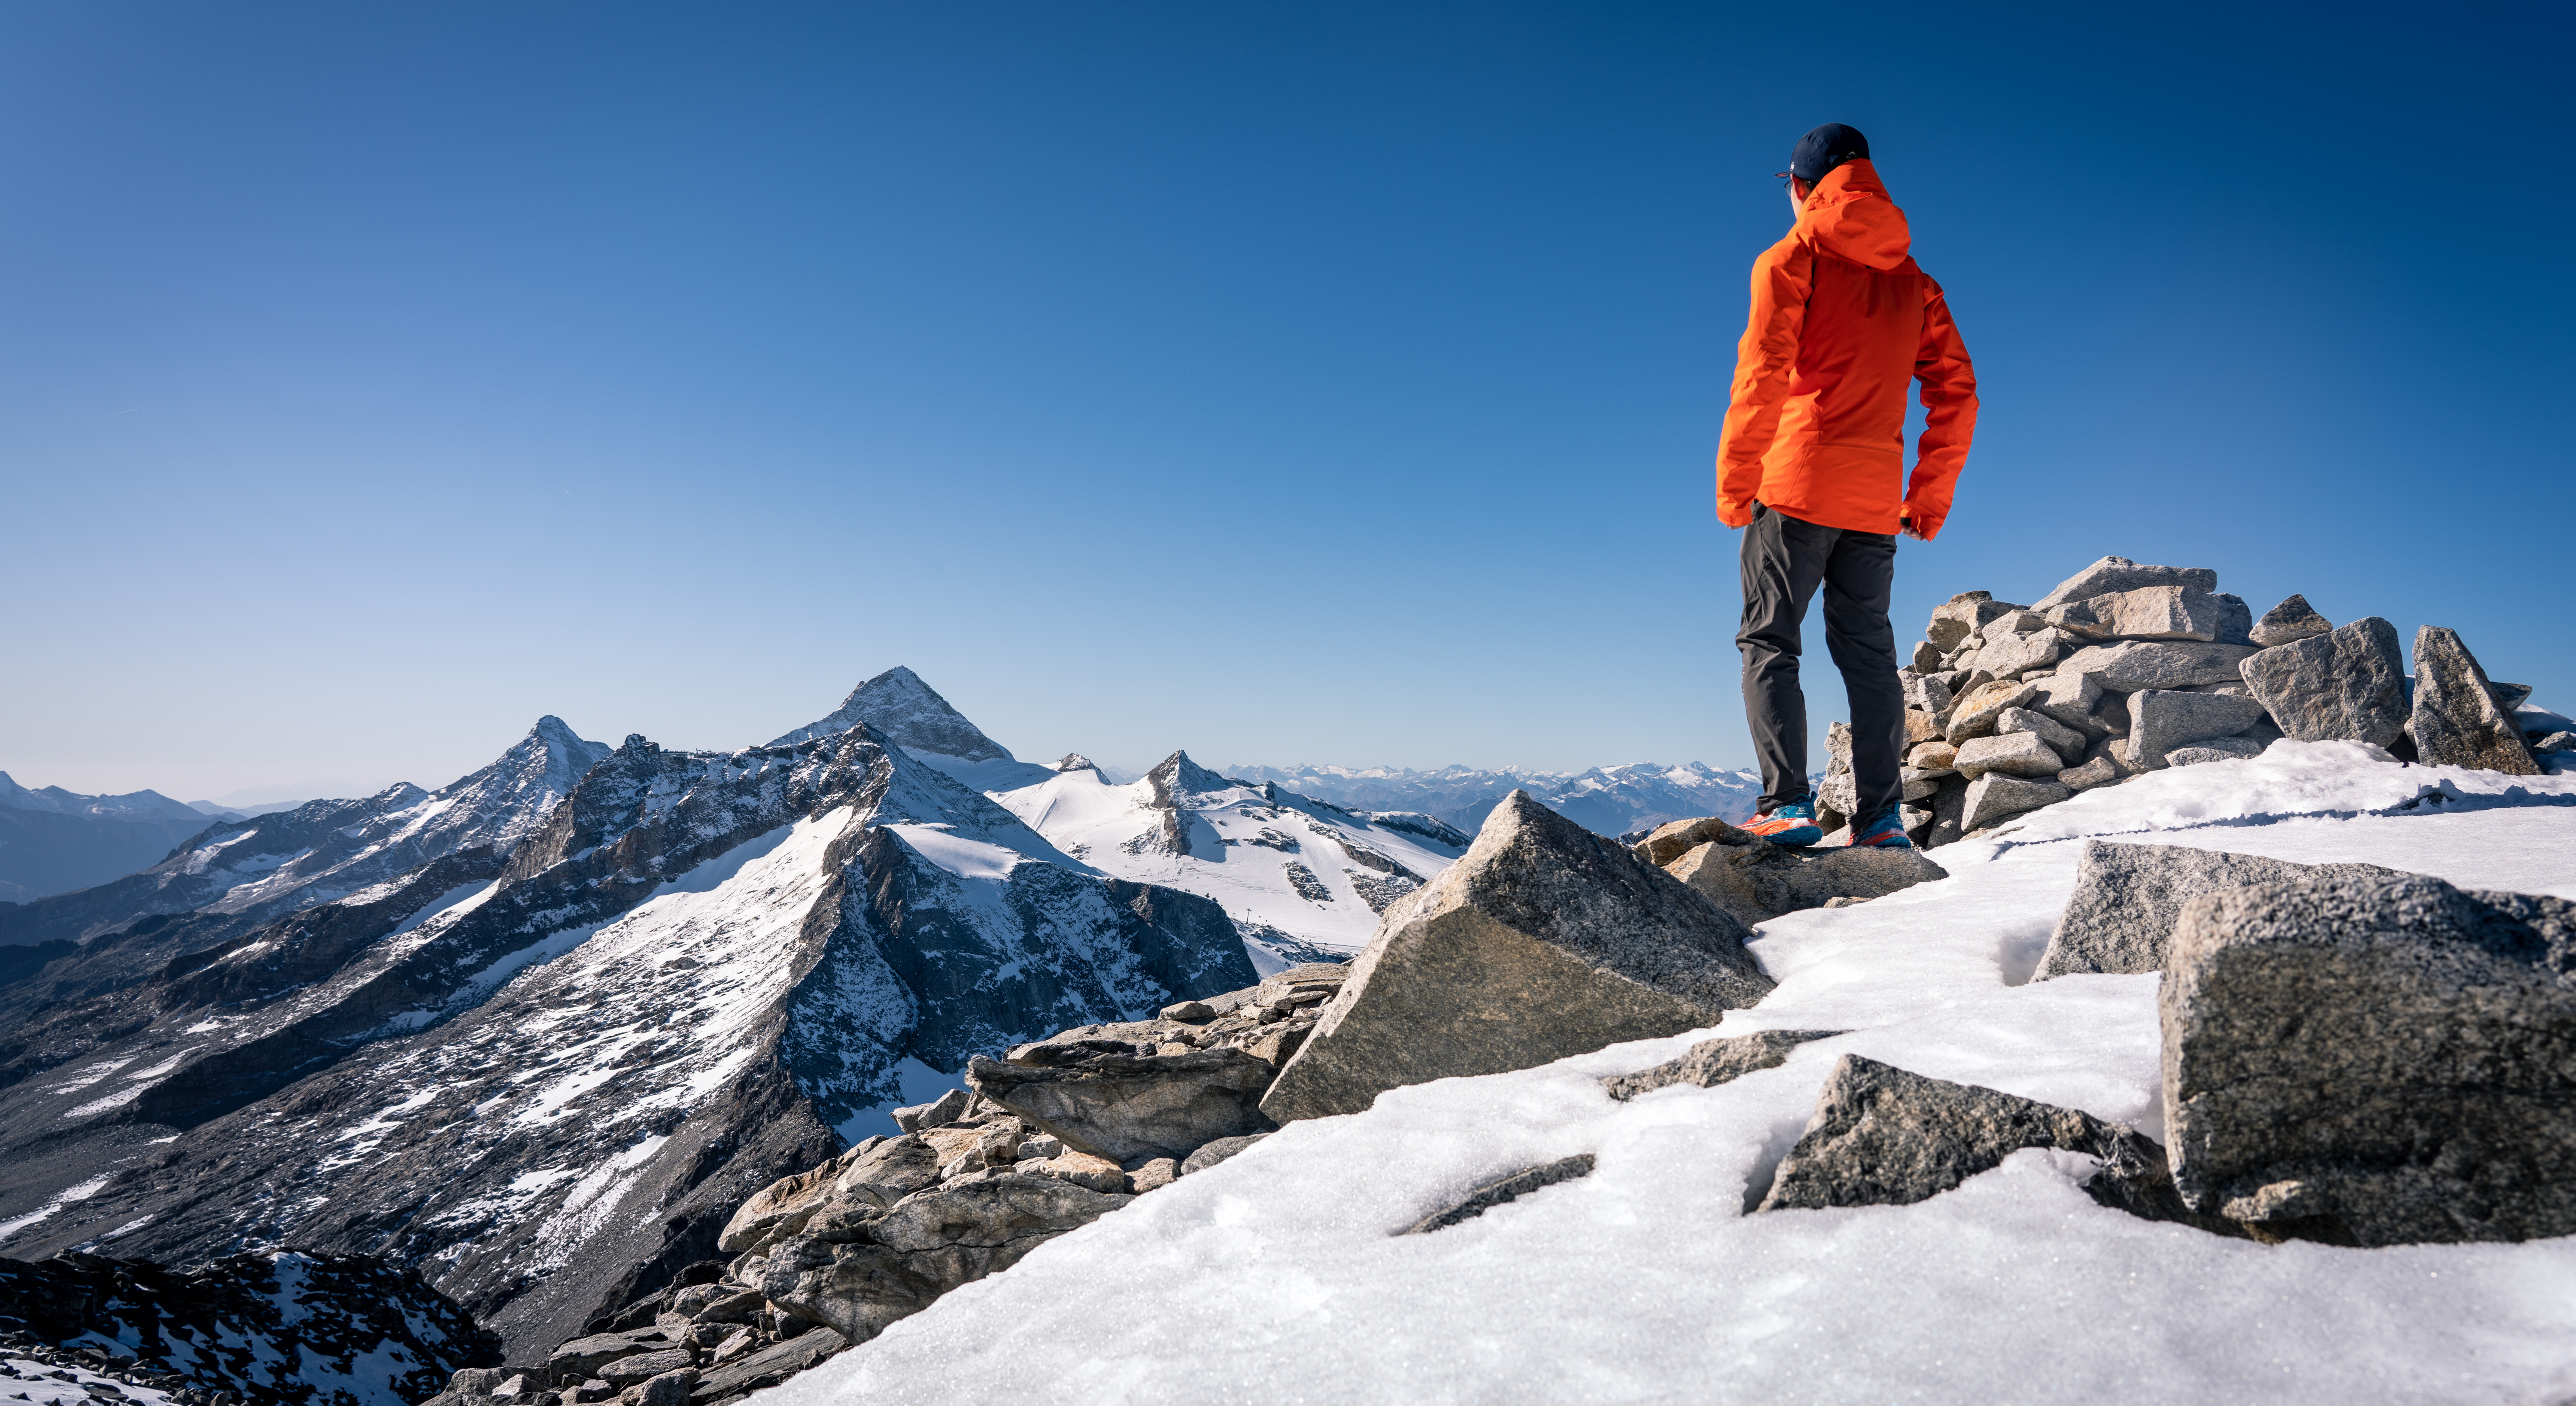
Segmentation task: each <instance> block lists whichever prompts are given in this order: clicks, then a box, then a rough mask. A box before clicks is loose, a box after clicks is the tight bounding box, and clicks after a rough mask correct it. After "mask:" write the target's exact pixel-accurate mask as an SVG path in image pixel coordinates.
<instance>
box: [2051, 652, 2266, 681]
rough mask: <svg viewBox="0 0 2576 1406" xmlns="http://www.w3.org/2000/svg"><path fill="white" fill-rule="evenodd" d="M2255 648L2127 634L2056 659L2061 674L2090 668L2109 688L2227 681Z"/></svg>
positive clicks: (2234, 675) (2081, 671)
mask: <svg viewBox="0 0 2576 1406" xmlns="http://www.w3.org/2000/svg"><path fill="white" fill-rule="evenodd" d="M2255 653H2256V650H2255V648H2254V646H2252V645H2249V644H2161V643H2156V642H2153V641H2146V640H2130V641H2124V642H2122V643H2119V644H2097V645H2093V646H2091V647H2089V648H2086V649H2079V650H2077V651H2075V652H2074V653H2073V654H2070V655H2068V656H2066V658H2065V659H2064V660H2062V661H2060V662H2059V664H2058V666H2057V672H2059V673H2061V674H2092V675H2094V676H2095V677H2096V678H2098V679H2100V681H2101V684H2102V687H2104V688H2106V689H2109V690H2110V691H2112V692H2114V693H2135V692H2137V691H2138V690H2139V689H2142V688H2191V687H2194V686H2196V685H2199V684H2209V683H2232V682H2235V681H2236V680H2237V679H2238V678H2239V677H2241V675H2240V673H2239V668H2240V666H2241V665H2242V664H2243V663H2244V662H2245V660H2246V659H2248V658H2250V657H2251V656H2252V655H2254V654H2255Z"/></svg>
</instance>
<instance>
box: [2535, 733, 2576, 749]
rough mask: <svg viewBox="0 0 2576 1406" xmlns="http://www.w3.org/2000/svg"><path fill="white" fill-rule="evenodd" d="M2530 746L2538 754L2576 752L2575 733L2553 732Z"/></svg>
mask: <svg viewBox="0 0 2576 1406" xmlns="http://www.w3.org/2000/svg"><path fill="white" fill-rule="evenodd" d="M2531 746H2532V750H2534V751H2538V752H2576V732H2564V731H2561V732H2553V733H2551V734H2549V735H2548V736H2546V737H2543V738H2541V739H2540V740H2539V741H2537V742H2534V743H2532V744H2531Z"/></svg>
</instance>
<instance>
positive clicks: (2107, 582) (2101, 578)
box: [2030, 557, 2218, 614]
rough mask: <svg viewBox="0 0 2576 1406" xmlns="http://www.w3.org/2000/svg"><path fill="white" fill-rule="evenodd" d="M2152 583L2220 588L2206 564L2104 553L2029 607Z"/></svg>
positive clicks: (2044, 606) (2043, 608)
mask: <svg viewBox="0 0 2576 1406" xmlns="http://www.w3.org/2000/svg"><path fill="white" fill-rule="evenodd" d="M2151 586H2182V587H2187V588H2189V589H2191V590H2195V591H2215V590H2217V589H2218V573H2217V572H2215V571H2212V570H2210V569H2209V568H2208V567H2205V566H2148V565H2146V564H2144V563H2141V562H2134V561H2131V560H2129V559H2128V558H2127V557H2104V558H2102V559H2101V560H2100V561H2097V562H2095V563H2093V564H2092V565H2091V566H2088V567H2086V568H2084V569H2083V570H2082V571H2079V572H2076V573H2075V574H2074V575H2072V576H2069V577H2067V578H2066V579H2065V580H2063V581H2060V582H2058V583H2057V589H2056V590H2053V591H2051V592H2049V593H2048V594H2047V595H2044V596H2041V597H2040V598H2039V599H2038V600H2037V601H2036V602H2034V603H2032V605H2031V607H2030V608H2031V609H2033V610H2036V611H2039V612H2041V613H2043V614H2045V613H2046V612H2047V611H2048V610H2050V609H2051V608H2053V607H2056V606H2060V605H2064V604H2066V603H2067V602H2068V601H2077V600H2084V599H2086V598H2088V597H2091V596H2105V595H2109V594H2111V593H2112V592H2114V591H2136V590H2144V589H2146V588H2148V587H2151Z"/></svg>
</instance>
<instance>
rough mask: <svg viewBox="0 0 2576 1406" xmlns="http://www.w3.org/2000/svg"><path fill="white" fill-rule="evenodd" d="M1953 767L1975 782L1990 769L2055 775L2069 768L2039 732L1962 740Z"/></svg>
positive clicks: (1990, 770) (2003, 773)
mask: <svg viewBox="0 0 2576 1406" xmlns="http://www.w3.org/2000/svg"><path fill="white" fill-rule="evenodd" d="M1950 765H1951V767H1952V769H1954V770H1956V771H1957V772H1958V773H1959V774H1960V775H1961V776H1964V777H1966V778H1968V780H1969V781H1971V782H1974V781H1976V780H1977V779H1978V778H1979V777H1982V776H1984V775H1986V774H1987V773H1988V772H1998V773H2001V774H2002V775H2005V776H2021V777H2038V776H2055V775H2056V774H2057V773H2059V772H2060V771H2063V770H2065V768H2066V759H2065V758H2064V757H2062V756H2060V755H2058V751H2057V749H2056V748H2054V747H2051V746H2049V745H2048V743H2047V741H2046V740H2045V739H2043V738H2041V737H2040V736H2039V735H2038V734H2037V733H2031V732H1998V733H1996V734H1995V735H1994V736H1992V737H1971V738H1969V739H1968V740H1967V741H1965V742H1962V743H1960V744H1959V755H1958V756H1957V757H1956V758H1955V759H1954V760H1952V762H1951V763H1950Z"/></svg>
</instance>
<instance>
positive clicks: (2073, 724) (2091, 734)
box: [2021, 669, 2109, 739]
mask: <svg viewBox="0 0 2576 1406" xmlns="http://www.w3.org/2000/svg"><path fill="white" fill-rule="evenodd" d="M2037 687H2038V689H2039V692H2037V693H2036V694H2034V695H2032V697H2031V700H2030V701H2029V702H2028V703H2025V704H2023V705H2021V706H2023V707H2025V708H2028V709H2030V710H2031V711H2033V712H2037V713H2045V714H2047V715H2048V716H2049V717H2052V718H2055V719H2056V720H2057V721H2058V722H2059V723H2060V724H2062V725H2064V726H2066V727H2070V728H2073V729H2075V730H2076V731H2077V732H2080V733H2082V734H2084V736H2085V737H2086V738H2088V739H2093V738H2100V737H2104V736H2108V735H2109V733H2108V730H2107V729H2105V728H2104V727H2103V726H2102V723H2101V722H2100V720H2098V719H2096V718H2095V717H2094V716H2093V712H2094V710H2095V709H2096V708H2099V707H2100V706H2101V705H2102V679H2101V676H2100V675H2098V674H2070V673H2067V672H2066V671H2064V670H2063V669H2061V670H2059V671H2058V672H2056V673H2054V674H2051V675H2049V676H2048V677H2047V678H2044V679H2041V680H2038V683H2037Z"/></svg>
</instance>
